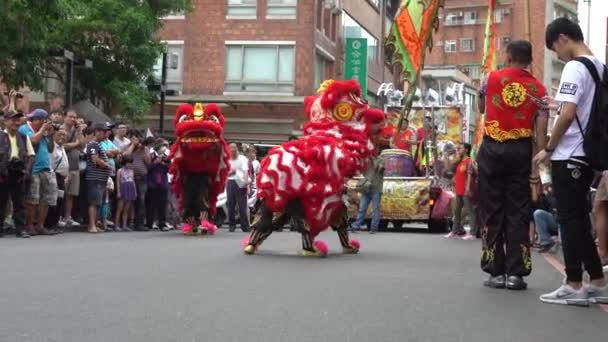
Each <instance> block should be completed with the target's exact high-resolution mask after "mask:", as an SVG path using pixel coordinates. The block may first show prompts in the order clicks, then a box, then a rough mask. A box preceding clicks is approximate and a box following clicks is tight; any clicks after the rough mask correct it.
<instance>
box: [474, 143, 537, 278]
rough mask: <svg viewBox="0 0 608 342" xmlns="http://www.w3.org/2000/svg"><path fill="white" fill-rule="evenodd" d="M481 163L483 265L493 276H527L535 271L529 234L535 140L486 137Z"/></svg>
mask: <svg viewBox="0 0 608 342" xmlns="http://www.w3.org/2000/svg"><path fill="white" fill-rule="evenodd" d="M478 163H479V195H480V198H479V203H480V210H481V219H482V222H483V226H482V227H483V228H482V233H481V236H482V239H483V241H482V256H481V268H482V270H484V271H485V272H487V273H489V274H491V275H492V276H497V275H501V274H507V275H518V276H527V275H529V274H530V272H531V271H532V259H531V258H530V237H529V234H528V231H529V227H530V208H531V202H532V196H531V191H530V185H529V177H530V171H531V164H532V143H531V140H530V139H520V140H514V141H508V142H504V143H500V142H497V141H494V140H492V139H490V138H487V137H485V138H484V140H483V144H482V145H481V148H480V150H479V156H478Z"/></svg>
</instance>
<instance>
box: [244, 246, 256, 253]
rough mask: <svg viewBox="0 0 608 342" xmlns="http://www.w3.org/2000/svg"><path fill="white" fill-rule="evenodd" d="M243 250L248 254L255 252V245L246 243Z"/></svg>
mask: <svg viewBox="0 0 608 342" xmlns="http://www.w3.org/2000/svg"><path fill="white" fill-rule="evenodd" d="M244 252H245V254H248V255H252V254H255V246H253V245H247V247H245V250H244Z"/></svg>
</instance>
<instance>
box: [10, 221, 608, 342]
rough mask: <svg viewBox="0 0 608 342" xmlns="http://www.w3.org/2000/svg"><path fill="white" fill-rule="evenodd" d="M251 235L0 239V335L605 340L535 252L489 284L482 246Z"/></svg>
mask: <svg viewBox="0 0 608 342" xmlns="http://www.w3.org/2000/svg"><path fill="white" fill-rule="evenodd" d="M243 236H244V234H243V233H228V232H227V231H226V230H221V231H220V232H219V233H218V234H217V235H216V236H213V237H184V236H181V235H179V234H178V233H177V232H168V233H162V232H149V233H111V234H100V235H95V236H92V235H89V234H86V233H70V234H64V235H62V236H55V237H36V238H32V239H29V240H23V239H16V238H13V237H8V238H7V237H5V238H2V239H0V293H1V294H0V342H12V341H57V342H71V341H78V342H88V341H100V342H101V341H103V342H109V341H118V342H122V341H142V342H143V341H145V342H150V341H163V342H164V341H222V342H224V341H226V342H228V341H238V342H249V341H264V342H274V341H277V342H288V341H297V342H305V341H311V342H313V341H314V342H323V341H332V342H341V341H382V342H385V341H386V342H388V341H408V342H413V341H436V342H439V341H449V342H456V341H466V342H471V341H484V342H485V341H492V342H501V341H522V342H533V341H575V340H579V341H607V340H608V324H606V323H608V313H606V312H604V311H603V310H602V309H600V308H599V307H597V306H593V307H590V308H577V307H563V306H554V305H548V304H541V303H540V302H539V301H538V296H539V295H540V294H541V293H543V292H545V291H547V290H552V289H553V288H554V287H555V286H557V285H558V284H559V283H560V281H561V275H560V274H559V273H558V272H556V271H555V270H554V269H553V268H552V267H551V266H550V265H549V264H548V263H547V262H546V261H545V260H544V259H543V258H542V257H540V256H539V255H538V254H536V255H535V256H534V271H533V276H532V277H530V278H529V279H528V281H529V286H530V289H529V290H528V291H525V292H512V291H507V290H495V289H488V288H484V287H482V286H481V285H480V284H481V280H482V277H483V275H482V273H481V272H480V271H479V267H478V264H479V261H478V256H479V243H478V242H475V241H452V240H445V239H443V238H441V237H440V236H439V235H431V234H419V233H404V234H399V233H384V234H377V235H368V234H365V233H360V234H356V238H358V239H359V240H360V241H361V243H362V250H361V253H360V254H359V255H348V256H343V255H339V254H337V253H338V252H339V250H340V249H339V248H338V247H339V243H338V239H337V237H336V236H335V234H333V233H332V232H327V233H325V234H323V235H322V239H324V240H325V241H326V242H327V243H328V244H329V245H330V252H333V253H334V254H330V256H329V257H328V258H326V259H315V258H312V259H311V258H302V257H299V256H297V249H298V247H299V245H300V238H299V235H298V234H296V233H289V232H283V233H275V234H274V235H272V236H271V237H270V239H269V240H268V241H267V242H266V243H265V244H264V245H263V247H262V249H261V250H260V254H259V255H255V256H245V255H243V254H242V253H241V252H240V241H241V239H242V238H243Z"/></svg>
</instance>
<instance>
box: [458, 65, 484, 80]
mask: <svg viewBox="0 0 608 342" xmlns="http://www.w3.org/2000/svg"><path fill="white" fill-rule="evenodd" d="M462 70H463V72H464V73H465V74H467V75H468V76H469V77H470V78H471V79H472V80H479V79H480V78H481V66H480V65H478V64H472V65H465V66H463V67H462Z"/></svg>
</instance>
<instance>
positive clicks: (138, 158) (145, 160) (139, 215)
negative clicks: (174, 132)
mask: <svg viewBox="0 0 608 342" xmlns="http://www.w3.org/2000/svg"><path fill="white" fill-rule="evenodd" d="M125 155H128V156H130V157H131V158H132V159H133V173H134V175H135V185H136V186H137V201H135V229H136V230H141V231H146V230H148V228H147V227H146V226H145V220H146V190H147V178H146V176H147V175H148V165H150V162H151V157H150V150H149V149H148V147H147V146H146V142H145V141H142V136H141V133H140V132H138V131H135V132H134V133H133V135H132V136H131V145H130V146H129V148H127V150H126V151H125Z"/></svg>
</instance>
